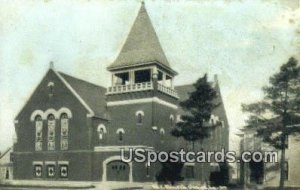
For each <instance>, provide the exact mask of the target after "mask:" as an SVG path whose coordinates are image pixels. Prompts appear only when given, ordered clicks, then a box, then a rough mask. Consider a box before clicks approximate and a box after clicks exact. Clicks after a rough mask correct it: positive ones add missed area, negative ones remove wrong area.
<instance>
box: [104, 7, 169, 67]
mask: <svg viewBox="0 0 300 190" xmlns="http://www.w3.org/2000/svg"><path fill="white" fill-rule="evenodd" d="M151 62H154V63H158V64H160V65H162V66H163V67H167V68H168V69H171V68H170V64H169V62H168V60H167V58H166V56H165V54H164V51H163V49H162V47H161V45H160V42H159V40H158V37H157V35H156V32H155V30H154V28H153V25H152V23H151V20H150V18H149V15H148V13H147V11H146V9H145V5H144V3H142V5H141V8H140V10H139V12H138V15H137V17H136V19H135V21H134V24H133V26H132V28H131V31H130V32H129V35H128V36H127V39H126V41H125V43H124V45H123V47H122V49H121V51H120V53H119V55H118V57H117V58H116V60H115V61H114V62H113V63H112V64H111V65H110V66H109V67H108V70H113V69H118V68H122V67H128V66H135V65H139V64H141V63H151Z"/></svg>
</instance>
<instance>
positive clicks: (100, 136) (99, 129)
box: [97, 124, 106, 140]
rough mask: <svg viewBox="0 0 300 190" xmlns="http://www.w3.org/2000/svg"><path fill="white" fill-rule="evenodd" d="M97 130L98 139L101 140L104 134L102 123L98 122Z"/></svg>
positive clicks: (104, 129)
mask: <svg viewBox="0 0 300 190" xmlns="http://www.w3.org/2000/svg"><path fill="white" fill-rule="evenodd" d="M97 132H98V135H99V140H103V137H104V134H105V133H106V128H105V126H104V125H103V124H100V125H99V126H98V128H97Z"/></svg>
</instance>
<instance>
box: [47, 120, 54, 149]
mask: <svg viewBox="0 0 300 190" xmlns="http://www.w3.org/2000/svg"><path fill="white" fill-rule="evenodd" d="M48 150H55V117H54V115H53V114H50V115H48Z"/></svg>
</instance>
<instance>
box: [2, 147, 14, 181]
mask: <svg viewBox="0 0 300 190" xmlns="http://www.w3.org/2000/svg"><path fill="white" fill-rule="evenodd" d="M11 152H12V148H8V149H7V150H6V151H4V152H3V153H2V154H0V180H5V179H12V178H13V164H12V162H11V157H10V153H11Z"/></svg>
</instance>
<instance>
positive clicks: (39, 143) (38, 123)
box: [35, 115, 43, 151]
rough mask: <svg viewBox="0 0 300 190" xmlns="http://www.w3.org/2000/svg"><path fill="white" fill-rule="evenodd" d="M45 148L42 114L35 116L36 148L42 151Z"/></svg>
mask: <svg viewBox="0 0 300 190" xmlns="http://www.w3.org/2000/svg"><path fill="white" fill-rule="evenodd" d="M42 149H43V120H42V116H40V115H37V116H36V117H35V150H36V151H40V150H42Z"/></svg>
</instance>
